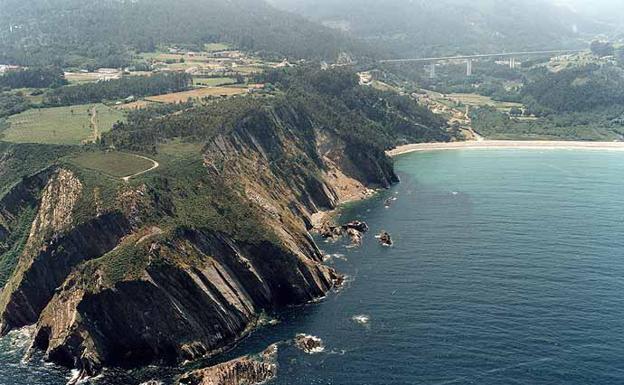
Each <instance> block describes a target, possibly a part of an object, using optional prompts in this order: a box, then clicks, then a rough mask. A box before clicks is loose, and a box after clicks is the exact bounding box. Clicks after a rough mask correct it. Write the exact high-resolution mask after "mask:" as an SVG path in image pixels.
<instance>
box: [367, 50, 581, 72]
mask: <svg viewBox="0 0 624 385" xmlns="http://www.w3.org/2000/svg"><path fill="white" fill-rule="evenodd" d="M583 51H586V50H582V49H568V50H549V51H519V52H501V53H490V54H477V55H460V56H442V57H428V58H418V59H386V60H380V61H379V62H380V63H426V64H429V71H430V73H429V75H430V77H432V78H434V77H435V68H436V64H437V63H438V62H443V61H456V60H465V61H466V76H471V75H472V62H473V60H478V59H496V58H509V68H511V69H513V68H516V58H517V57H519V56H522V57H526V56H541V55H555V54H568V53H578V52H583Z"/></svg>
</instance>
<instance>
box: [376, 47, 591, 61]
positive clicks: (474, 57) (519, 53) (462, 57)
mask: <svg viewBox="0 0 624 385" xmlns="http://www.w3.org/2000/svg"><path fill="white" fill-rule="evenodd" d="M583 51H586V50H584V49H568V50H552V51H524V52H500V53H490V54H479V55H464V56H442V57H427V58H418V59H386V60H380V61H379V62H380V63H407V62H415V63H418V62H433V61H444V60H462V59H481V58H493V57H511V56H527V55H546V54H556V53H577V52H583Z"/></svg>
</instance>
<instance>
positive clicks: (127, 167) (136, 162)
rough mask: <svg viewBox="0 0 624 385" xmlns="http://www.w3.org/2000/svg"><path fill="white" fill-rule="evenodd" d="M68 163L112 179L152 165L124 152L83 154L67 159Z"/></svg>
mask: <svg viewBox="0 0 624 385" xmlns="http://www.w3.org/2000/svg"><path fill="white" fill-rule="evenodd" d="M69 162H70V163H73V164H75V165H77V166H79V167H82V168H86V169H89V170H95V171H99V172H103V173H105V174H108V175H110V176H113V177H117V178H122V177H125V176H128V175H133V174H136V173H139V172H141V171H145V170H148V169H150V168H152V166H153V165H154V164H153V163H152V162H150V161H149V160H147V159H143V158H140V157H138V156H136V155H133V154H128V153H125V152H116V151H112V152H103V151H98V152H85V153H82V154H80V155H76V156H74V157H71V158H69Z"/></svg>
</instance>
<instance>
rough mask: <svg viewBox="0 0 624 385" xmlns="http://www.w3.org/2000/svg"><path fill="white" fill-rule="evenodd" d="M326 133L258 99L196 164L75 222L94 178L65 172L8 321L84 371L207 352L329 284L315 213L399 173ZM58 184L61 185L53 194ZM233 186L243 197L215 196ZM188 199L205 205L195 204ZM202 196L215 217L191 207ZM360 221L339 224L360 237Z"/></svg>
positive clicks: (17, 282) (332, 276) (334, 279)
mask: <svg viewBox="0 0 624 385" xmlns="http://www.w3.org/2000/svg"><path fill="white" fill-rule="evenodd" d="M326 132H327V128H322V127H315V126H314V124H313V123H312V122H311V120H310V119H307V118H306V116H305V114H301V113H300V112H298V111H295V110H294V109H293V108H291V107H287V106H286V107H281V108H274V109H260V110H257V111H254V112H253V113H252V114H250V115H249V116H247V117H246V118H245V119H242V120H240V121H239V122H237V123H236V125H235V127H234V128H233V129H232V130H231V131H229V132H227V133H224V134H222V135H217V136H215V137H214V138H213V139H211V140H210V141H209V142H208V143H207V144H206V146H205V148H204V158H203V165H204V166H205V168H204V169H202V170H198V173H202V176H201V177H200V176H199V175H195V174H193V175H192V179H191V182H190V184H184V185H176V186H175V187H174V186H173V185H175V181H176V179H175V178H177V176H169V178H172V179H166V178H165V177H163V178H162V180H159V179H158V178H154V179H155V182H154V183H158V186H141V187H139V188H134V189H132V188H128V189H125V190H123V191H120V192H119V194H118V196H117V202H116V207H117V209H116V210H109V211H106V210H101V209H100V208H99V206H100V204H99V203H98V204H96V205H95V206H97V207H96V208H97V210H93V211H94V213H93V214H92V217H91V218H87V219H86V220H84V221H82V222H81V223H80V224H76V223H74V222H72V221H71V220H70V219H68V218H71V215H72V214H71V213H72V207H74V206H75V201H76V200H77V199H80V196H81V191H84V190H85V189H86V187H85V186H82V187H81V183H80V181H78V180H75V178H74V176H72V175H71V173H62V174H61V173H57V174H56V176H55V177H53V178H52V179H51V180H50V182H49V183H48V186H49V187H47V188H46V189H47V190H49V191H50V194H43V195H45V197H44V198H42V199H41V203H40V207H41V209H40V210H39V213H38V214H37V218H38V219H37V220H35V221H34V223H33V228H34V229H36V231H34V232H33V234H32V240H29V242H28V247H27V252H24V254H23V255H22V257H21V258H20V264H19V266H18V272H19V273H18V274H15V275H14V276H13V277H12V280H11V282H10V285H8V287H9V288H10V289H8V290H5V291H3V293H2V297H0V298H2V301H4V305H3V303H2V302H0V322H2V327H3V330H5V331H6V330H9V329H11V328H14V327H18V326H21V325H25V324H32V323H35V322H36V324H37V326H36V332H35V338H34V341H33V345H32V349H37V350H42V351H44V352H45V356H46V358H47V359H48V360H50V361H53V362H56V363H59V364H62V365H65V366H67V367H71V368H77V369H80V370H81V371H82V374H81V376H80V377H81V378H83V377H85V376H90V375H95V374H97V373H98V372H99V371H100V370H101V369H102V368H103V367H105V366H121V367H136V366H140V365H146V364H152V363H165V364H171V365H173V364H177V363H180V362H184V361H188V360H195V359H198V358H203V357H210V356H213V355H215V354H218V353H220V352H222V351H223V349H225V348H227V347H229V346H231V345H232V344H234V343H236V342H237V341H238V340H239V339H240V338H241V337H242V336H244V335H245V334H246V333H248V332H249V331H250V330H251V329H252V328H253V327H254V326H255V324H256V322H257V321H258V318H259V316H260V314H262V313H270V312H273V311H275V310H277V309H280V308H282V307H284V306H289V305H297V304H303V303H306V302H309V301H313V300H315V299H318V298H320V297H322V296H324V295H325V294H326V293H327V291H329V290H331V288H332V287H334V286H335V285H336V284H339V283H340V282H341V277H340V276H339V275H338V274H336V273H335V272H334V271H333V270H332V269H331V268H329V267H327V266H325V265H323V264H322V261H323V257H322V254H321V252H320V250H319V249H318V247H317V245H316V244H315V243H314V241H313V239H312V237H311V236H310V234H309V233H308V231H307V230H308V229H310V228H311V215H312V214H313V213H315V212H317V211H319V210H326V209H333V208H335V207H336V206H337V205H338V204H339V203H340V202H341V200H342V199H344V197H346V196H347V195H346V194H345V191H344V190H342V189H341V186H342V187H344V186H345V185H349V186H360V187H358V188H361V189H362V192H363V194H367V191H369V190H367V188H365V187H364V186H365V185H366V186H368V185H374V187H385V186H387V185H389V183H392V182H393V181H394V180H396V176H395V175H394V172H393V171H392V167H391V162H390V161H389V160H388V159H387V158H386V157H385V154H384V153H383V152H381V153H380V154H376V153H375V154H368V155H366V156H361V155H355V154H348V153H347V152H348V151H346V149H347V146H346V144H345V143H343V142H342V141H341V140H340V139H339V138H338V139H337V140H336V141H335V143H334V144H335V146H337V147H335V148H332V147H331V145H330V143H321V142H322V141H323V140H322V136H323V135H324V134H322V133H326ZM328 135H329V134H328ZM345 151H346V152H345ZM343 168H344V172H343V171H340V172H338V171H339V170H342V169H343ZM371 170H374V171H371ZM165 171H166V170H165ZM165 171H162V172H165ZM338 174H340V175H342V176H341V177H340V180H341V183H339V184H335V181H336V179H334V178H333V177H331V176H330V175H338ZM347 179H348V180H349V181H350V182H348V183H346V182H345V180H347ZM205 185H218V189H217V191H216V193H215V194H216V198H215V200H216V201H217V202H216V203H215V202H214V201H204V200H202V199H204V197H203V196H202V194H205V193H207V192H206V191H209V190H206V189H203V187H202V186H205ZM54 191H56V192H57V193H62V194H63V195H64V196H65V197H66V198H64V199H59V200H56V201H53V200H50V201H48V199H47V198H46V197H47V196H50V197H51V196H52V192H54ZM226 193H227V194H228V195H227V196H228V199H230V200H232V201H234V202H235V204H232V205H225V204H223V202H220V200H223V197H224V196H225V194H226ZM98 196H100V194H98ZM191 199H194V200H192V202H193V204H192V205H195V204H197V202H201V203H202V204H204V206H203V207H191V208H190V209H189V207H188V206H189V205H191V204H190V203H188V202H187V201H190V200H191ZM98 201H99V200H98V199H96V203H97V202H98ZM192 205H191V206H192ZM210 205H213V206H210ZM209 206H210V207H209ZM224 207H225V208H224ZM241 208H245V211H244V213H246V214H241V213H239V212H238V210H239V209H241ZM208 209H210V210H212V211H213V212H212V211H211V213H212V216H198V217H197V218H199V219H192V220H191V219H189V218H187V217H186V216H191V217H192V218H195V216H194V215H195V214H196V213H195V212H194V210H197V211H200V210H208ZM96 212H97V214H96ZM181 213H186V216H185V217H184V218H180V216H182V215H184V214H181ZM227 215H232V216H235V217H234V218H235V219H232V220H229V218H228V217H227ZM215 217H216V218H219V220H217V221H214V218H215ZM150 221H151V222H150ZM225 221H227V222H228V225H227V226H226V225H222V223H221V222H225ZM229 222H234V223H229ZM156 227H157V228H158V231H155V230H154V229H155V228H156ZM366 229H367V226H366V225H365V224H363V223H351V224H347V225H345V226H344V227H341V230H342V231H344V232H351V233H353V234H358V236H359V235H361V233H362V231H364V230H366ZM245 232H251V233H253V236H252V235H248V234H246V233H245Z"/></svg>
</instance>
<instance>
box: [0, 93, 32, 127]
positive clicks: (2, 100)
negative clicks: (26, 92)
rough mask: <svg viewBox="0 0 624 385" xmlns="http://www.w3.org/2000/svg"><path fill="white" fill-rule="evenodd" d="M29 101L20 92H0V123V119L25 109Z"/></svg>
mask: <svg viewBox="0 0 624 385" xmlns="http://www.w3.org/2000/svg"><path fill="white" fill-rule="evenodd" d="M29 107H30V103H29V102H28V100H26V98H24V96H22V95H21V94H15V93H10V92H0V123H1V119H2V118H5V117H7V116H10V115H15V114H19V113H20V112H22V111H26V110H27V109H28V108H29Z"/></svg>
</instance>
